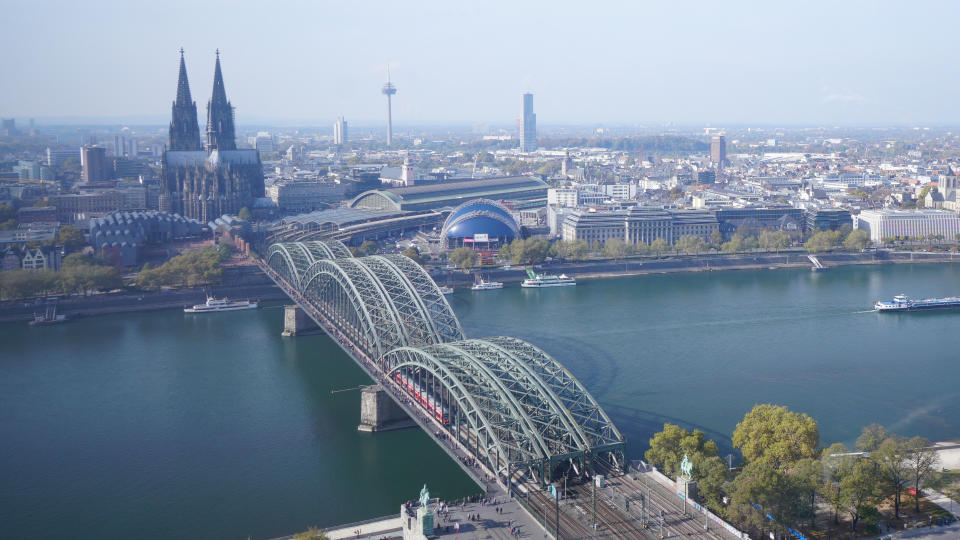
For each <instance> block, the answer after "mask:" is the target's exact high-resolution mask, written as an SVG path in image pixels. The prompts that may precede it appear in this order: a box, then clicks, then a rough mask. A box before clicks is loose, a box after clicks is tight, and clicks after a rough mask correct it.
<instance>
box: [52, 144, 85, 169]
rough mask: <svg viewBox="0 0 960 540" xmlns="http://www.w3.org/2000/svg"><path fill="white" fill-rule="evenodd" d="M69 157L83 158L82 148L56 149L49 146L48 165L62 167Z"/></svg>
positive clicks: (78, 159)
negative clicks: (81, 154) (81, 155)
mask: <svg viewBox="0 0 960 540" xmlns="http://www.w3.org/2000/svg"><path fill="white" fill-rule="evenodd" d="M68 159H75V160H77V161H80V160H81V157H80V150H77V149H72V150H54V149H52V148H47V165H48V166H50V167H60V166H61V165H63V164H64V163H66V161H67V160H68Z"/></svg>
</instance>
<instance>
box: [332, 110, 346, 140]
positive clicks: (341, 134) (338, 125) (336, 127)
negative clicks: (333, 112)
mask: <svg viewBox="0 0 960 540" xmlns="http://www.w3.org/2000/svg"><path fill="white" fill-rule="evenodd" d="M348 140H349V138H348V136H347V121H346V120H344V119H343V117H342V116H338V117H337V121H336V122H335V123H334V124H333V144H336V145H344V144H347V141H348Z"/></svg>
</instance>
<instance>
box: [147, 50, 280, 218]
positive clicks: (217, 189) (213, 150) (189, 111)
mask: <svg viewBox="0 0 960 540" xmlns="http://www.w3.org/2000/svg"><path fill="white" fill-rule="evenodd" d="M161 169H162V171H161V181H162V189H161V195H160V209H161V210H164V211H167V212H174V213H177V214H180V215H183V216H185V217H188V218H193V219H197V220H199V221H201V222H203V223H208V222H210V221H213V220H214V219H216V218H218V217H220V216H221V215H223V214H230V215H236V214H237V213H238V212H239V211H240V209H241V208H243V207H248V208H249V207H251V206H252V205H253V201H254V199H257V198H259V197H263V195H264V191H263V189H264V188H263V164H261V163H260V154H259V153H258V152H257V151H256V150H238V149H237V137H236V132H235V130H234V126H233V106H232V105H230V102H229V101H228V100H227V92H226V90H225V89H224V86H223V74H222V73H221V71H220V52H219V51H217V63H216V67H215V70H214V74H213V95H212V96H211V97H210V101H209V102H208V103H207V140H206V146H205V147H204V145H203V143H202V142H201V139H200V126H199V125H198V123H197V103H196V102H195V101H193V99H192V98H191V97H190V84H189V83H188V82H187V67H186V64H185V62H184V59H183V50H182V49H181V50H180V78H179V80H178V81H177V99H176V101H174V102H173V117H172V119H171V121H170V144H169V146H168V147H167V149H166V151H165V152H164V153H163V161H162V164H161Z"/></svg>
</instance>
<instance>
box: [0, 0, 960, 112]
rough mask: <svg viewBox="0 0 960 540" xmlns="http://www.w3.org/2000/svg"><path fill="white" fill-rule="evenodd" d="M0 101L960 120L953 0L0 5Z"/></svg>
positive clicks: (106, 107) (9, 108) (136, 0)
mask: <svg viewBox="0 0 960 540" xmlns="http://www.w3.org/2000/svg"><path fill="white" fill-rule="evenodd" d="M2 5H3V7H2V8H0V10H2V11H0V13H2V15H3V20H4V23H3V31H0V45H2V47H3V50H4V51H5V52H4V54H3V55H2V57H0V74H2V76H0V116H7V117H9V116H16V117H18V118H23V117H28V116H34V117H37V118H43V117H49V116H58V117H62V116H83V117H107V116H120V117H124V116H126V117H130V116H138V117H151V118H154V117H155V118H157V119H164V118H166V117H167V116H168V115H169V111H170V103H171V101H172V100H173V98H174V94H175V89H176V74H177V61H178V56H177V49H178V48H179V47H180V46H183V47H184V48H185V49H186V51H187V69H188V72H189V76H190V82H191V89H192V91H193V94H194V98H195V99H196V100H197V101H198V105H199V109H200V111H199V112H200V115H201V116H203V115H204V114H205V110H206V109H205V107H206V101H207V99H208V98H209V95H210V85H211V80H212V76H213V61H214V50H215V49H216V48H217V47H219V48H220V50H221V52H222V62H223V71H224V79H225V82H226V88H227V94H228V96H229V98H230V99H231V101H232V102H233V104H234V105H235V106H236V107H237V120H238V122H239V123H240V124H245V123H254V122H270V121H278V122H281V121H282V122H285V123H290V122H296V123H300V124H326V123H328V122H330V121H332V120H333V119H334V118H335V117H336V116H337V115H341V114H342V115H344V116H346V117H347V119H348V120H350V121H351V122H352V123H354V124H355V125H361V124H370V123H375V122H379V121H380V120H381V119H382V117H383V114H384V108H385V103H384V97H383V96H382V95H381V94H380V86H381V85H382V84H383V82H384V81H385V79H386V73H385V72H386V64H387V62H389V63H390V65H391V71H392V73H393V81H394V83H395V84H396V85H397V88H398V89H399V93H398V94H397V95H396V96H395V101H394V118H395V123H396V124H398V125H416V124H428V123H434V124H435V123H451V124H470V123H491V124H501V123H510V122H513V120H514V119H515V118H516V117H517V116H519V108H520V94H521V93H522V92H524V91H531V92H533V93H534V94H536V98H535V103H536V104H535V108H536V112H537V115H538V122H539V123H540V124H543V125H548V124H563V123H582V124H594V123H607V124H634V123H643V122H665V121H672V122H679V123H694V124H700V123H705V124H706V123H710V124H713V125H722V124H725V123H726V124H733V123H739V124H744V123H757V124H826V125H829V124H913V123H925V124H960V105H958V103H960V101H958V99H957V97H958V94H960V66H958V62H957V61H956V57H957V55H958V53H960V43H958V42H960V32H958V31H957V26H958V25H960V17H958V15H960V2H948V1H942V2H933V1H929V2H925V1H916V0H913V1H898V2H878V1H877V2H848V1H843V0H833V1H829V2H819V1H811V2H774V1H751V2H729V1H727V2H722V1H708V2H693V1H690V2H684V1H663V2H639V1H636V2H626V1H624V2H598V1H586V0H582V1H579V2H556V1H545V2H524V1H516V0H514V1H509V2H499V1H493V0H485V1H460V0H447V1H437V2H426V1H418V2H403V1H399V0H395V1H392V2H362V1H349V2H308V1H304V2H291V1H272V0H260V1H257V2H247V1H242V0H241V1H226V0H220V1H197V2H184V1H180V0H174V1H163V0H161V1H141V0H124V1H98V0H88V1H84V2H78V1H53V0H5V1H4V2H3V4H2Z"/></svg>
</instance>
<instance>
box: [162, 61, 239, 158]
mask: <svg viewBox="0 0 960 540" xmlns="http://www.w3.org/2000/svg"><path fill="white" fill-rule="evenodd" d="M169 149H170V150H187V151H197V150H203V147H202V145H201V143H200V127H199V125H198V123H197V102H196V101H193V100H192V99H191V97H190V84H189V82H188V81H187V66H186V63H185V62H184V58H183V49H182V48H181V49H180V78H179V80H178V81H177V99H176V101H174V102H173V118H172V120H171V122H170V148H169ZM214 149H217V150H236V149H237V142H236V131H235V130H234V126H233V107H232V106H231V105H230V102H229V101H228V100H227V91H226V89H225V88H224V86H223V73H222V72H221V71H220V50H219V49H218V50H217V63H216V67H215V68H214V73H213V95H212V96H211V97H210V101H209V102H208V103H207V150H214Z"/></svg>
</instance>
